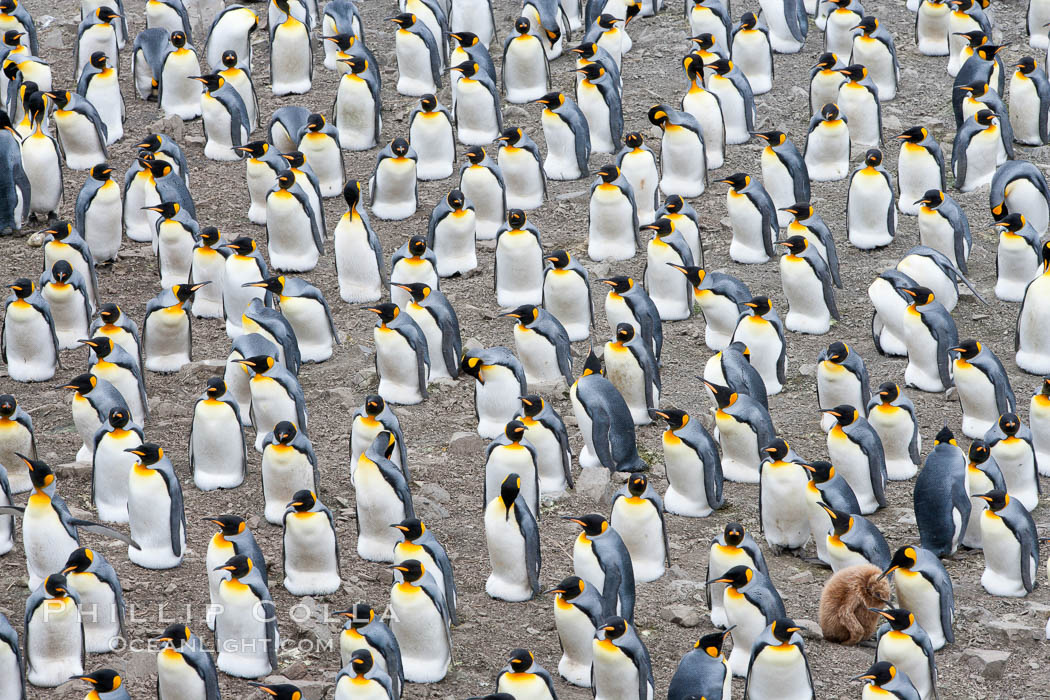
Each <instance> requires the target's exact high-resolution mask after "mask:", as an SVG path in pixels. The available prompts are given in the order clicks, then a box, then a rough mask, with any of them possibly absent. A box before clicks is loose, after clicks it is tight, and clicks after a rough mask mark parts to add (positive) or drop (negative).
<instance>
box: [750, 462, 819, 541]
mask: <svg viewBox="0 0 1050 700" xmlns="http://www.w3.org/2000/svg"><path fill="white" fill-rule="evenodd" d="M807 483H808V480H807V478H806V472H805V470H804V469H803V468H802V467H800V466H798V465H792V464H789V463H784V462H780V463H776V464H773V463H767V464H765V465H763V466H762V481H761V489H762V513H761V518H762V524H763V531H764V532H765V535H766V541H767V542H769V543H770V544H774V545H777V546H780V547H787V548H789V549H797V548H799V547H802V546H804V545H805V544H806V543H807V542H808V541H809V534H810V531H809V513H808V512H807V508H806V505H807V504H806V484H807Z"/></svg>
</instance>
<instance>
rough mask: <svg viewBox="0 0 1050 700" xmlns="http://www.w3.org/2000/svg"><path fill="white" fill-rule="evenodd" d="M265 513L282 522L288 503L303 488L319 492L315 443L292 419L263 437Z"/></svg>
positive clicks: (277, 522) (273, 520) (271, 519)
mask: <svg viewBox="0 0 1050 700" xmlns="http://www.w3.org/2000/svg"><path fill="white" fill-rule="evenodd" d="M261 472H262V492H263V499H264V506H263V516H264V517H265V518H266V521H267V522H269V523H271V524H273V525H279V524H281V523H282V522H283V518H284V511H285V509H286V508H287V507H288V502H289V501H292V500H295V494H296V493H298V492H299V491H302V490H307V491H313V492H314V493H316V492H317V488H318V485H319V478H318V471H317V457H316V456H315V455H314V451H313V444H312V443H311V442H310V439H309V438H307V437H306V434H305V433H303V432H300V431H299V430H298V429H297V428H296V427H295V424H294V423H292V422H291V421H281V422H279V423H277V424H276V425H275V426H274V427H273V430H272V431H270V432H268V433H267V434H266V435H265V436H264V438H263V448H262V469H261Z"/></svg>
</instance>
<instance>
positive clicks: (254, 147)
mask: <svg viewBox="0 0 1050 700" xmlns="http://www.w3.org/2000/svg"><path fill="white" fill-rule="evenodd" d="M233 150H235V151H237V152H238V153H243V154H245V155H247V156H250V157H252V158H262V157H263V156H264V155H266V152H267V151H268V150H270V144H268V143H266V142H265V141H249V142H248V143H246V144H244V145H243V146H234V148H233Z"/></svg>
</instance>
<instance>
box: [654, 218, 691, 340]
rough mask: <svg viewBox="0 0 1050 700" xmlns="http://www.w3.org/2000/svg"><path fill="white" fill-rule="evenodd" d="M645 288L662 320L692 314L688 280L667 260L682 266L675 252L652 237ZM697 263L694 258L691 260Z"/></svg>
mask: <svg viewBox="0 0 1050 700" xmlns="http://www.w3.org/2000/svg"><path fill="white" fill-rule="evenodd" d="M647 254H648V260H647V261H646V271H645V287H646V291H648V292H649V296H650V297H651V298H652V300H653V303H654V304H656V308H657V310H658V311H659V312H660V318H661V319H662V320H664V321H679V320H681V319H684V318H689V315H690V313H692V305H693V293H692V288H691V286H690V284H689V280H688V279H686V277H685V275H683V274H682V273H680V272H679V271H678V270H676V269H674V268H672V267H670V266H669V263H673V264H675V265H682V264H683V262H684V261H683V260H682V259H681V257H680V256H679V255H678V253H677V251H675V249H674V248H672V247H671V246H669V245H667V244H665V243H663V242H662V241H660V240H659V239H658V238H653V240H651V241H650V242H649V245H648V248H647ZM694 262H696V261H694Z"/></svg>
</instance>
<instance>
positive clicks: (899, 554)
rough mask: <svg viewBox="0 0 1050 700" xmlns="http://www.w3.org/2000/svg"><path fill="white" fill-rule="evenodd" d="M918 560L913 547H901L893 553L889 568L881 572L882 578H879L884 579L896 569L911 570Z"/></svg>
mask: <svg viewBox="0 0 1050 700" xmlns="http://www.w3.org/2000/svg"><path fill="white" fill-rule="evenodd" d="M918 560H919V555H918V553H917V552H916V551H915V548H914V547H909V546H905V547H901V548H900V549H898V550H897V551H896V552H894V553H893V558H892V559H890V565H889V567H888V568H887V569H886V570H885V571H883V572H882V576H880V578H885V577H886V576H888V575H890V574H891V573H893V572H894V571H896V570H897V569H908V570H911V567H913V566H915V563H916V562H917V561H918Z"/></svg>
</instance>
